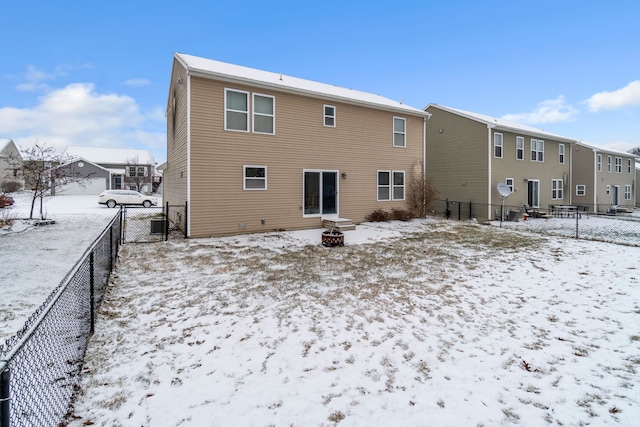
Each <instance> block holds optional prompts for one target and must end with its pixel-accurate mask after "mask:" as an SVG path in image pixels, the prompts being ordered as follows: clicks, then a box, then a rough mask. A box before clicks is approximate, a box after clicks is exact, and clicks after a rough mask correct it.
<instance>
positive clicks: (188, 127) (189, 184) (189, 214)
mask: <svg viewBox="0 0 640 427" xmlns="http://www.w3.org/2000/svg"><path fill="white" fill-rule="evenodd" d="M225 102H226V100H225ZM186 215H187V218H186V222H187V231H186V235H187V237H191V227H192V226H191V218H192V217H191V74H190V73H189V71H187V212H186Z"/></svg>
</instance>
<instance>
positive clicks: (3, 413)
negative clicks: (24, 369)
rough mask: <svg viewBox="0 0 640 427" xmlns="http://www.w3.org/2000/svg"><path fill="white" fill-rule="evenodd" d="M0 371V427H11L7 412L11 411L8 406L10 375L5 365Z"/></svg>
mask: <svg viewBox="0 0 640 427" xmlns="http://www.w3.org/2000/svg"><path fill="white" fill-rule="evenodd" d="M3 365H4V362H3ZM0 369H2V371H0V427H9V426H10V425H11V423H10V419H9V411H10V410H11V408H10V406H9V403H10V400H9V398H10V395H9V391H10V390H9V380H10V379H11V374H10V372H9V367H8V366H7V365H4V366H3V367H2V368H0Z"/></svg>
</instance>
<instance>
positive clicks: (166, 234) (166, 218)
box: [163, 202, 169, 242]
mask: <svg viewBox="0 0 640 427" xmlns="http://www.w3.org/2000/svg"><path fill="white" fill-rule="evenodd" d="M163 231H164V241H165V242H166V241H167V240H169V202H166V209H165V215H164V230H163Z"/></svg>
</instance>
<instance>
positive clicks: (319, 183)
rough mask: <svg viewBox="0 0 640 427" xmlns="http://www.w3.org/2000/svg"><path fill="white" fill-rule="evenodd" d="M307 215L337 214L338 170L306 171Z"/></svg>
mask: <svg viewBox="0 0 640 427" xmlns="http://www.w3.org/2000/svg"><path fill="white" fill-rule="evenodd" d="M303 187H304V195H303V198H304V209H303V212H304V214H305V215H336V214H337V213H338V172H337V171H323V170H305V171H304V184H303Z"/></svg>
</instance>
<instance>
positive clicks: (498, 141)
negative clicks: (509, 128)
mask: <svg viewBox="0 0 640 427" xmlns="http://www.w3.org/2000/svg"><path fill="white" fill-rule="evenodd" d="M502 144H503V140H502V134H501V133H494V134H493V157H496V158H499V159H501V158H502Z"/></svg>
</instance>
